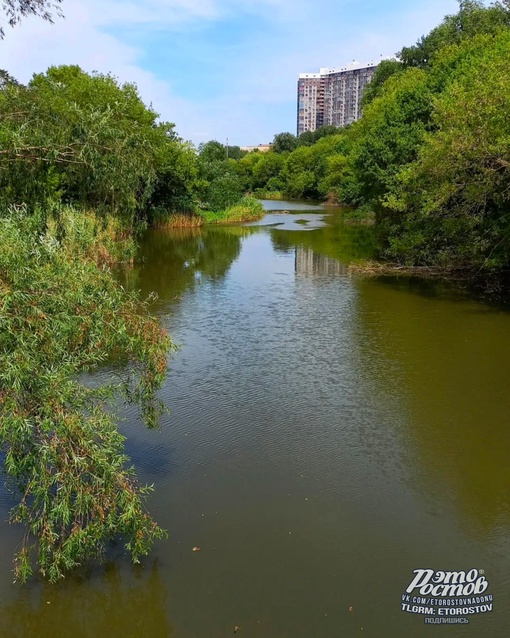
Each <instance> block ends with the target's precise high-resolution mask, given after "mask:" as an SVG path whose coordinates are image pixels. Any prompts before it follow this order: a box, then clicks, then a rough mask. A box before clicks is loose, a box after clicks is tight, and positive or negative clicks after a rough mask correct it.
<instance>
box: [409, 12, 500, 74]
mask: <svg viewBox="0 0 510 638" xmlns="http://www.w3.org/2000/svg"><path fill="white" fill-rule="evenodd" d="M508 27H510V12H509V11H508V8H505V7H504V6H503V5H502V4H501V3H500V2H495V3H493V4H491V5H490V6H489V7H485V5H484V3H483V2H482V1H481V0H459V11H458V13H456V14H454V15H448V16H446V17H445V19H444V20H443V22H442V23H441V24H440V25H439V26H437V27H436V28H435V29H432V31H431V32H430V33H429V34H428V35H427V36H423V37H422V38H420V40H418V42H417V43H416V44H415V45H414V46H411V47H404V48H403V49H402V50H401V51H400V52H399V53H398V57H399V59H400V60H401V61H402V63H403V64H404V66H406V67H410V66H411V67H419V68H425V67H428V66H429V65H430V62H431V60H432V58H433V57H434V55H435V54H436V53H437V52H438V51H439V50H440V49H441V48H443V47H445V46H448V45H452V44H458V43H459V42H461V41H462V40H465V39H466V38H471V37H473V36H475V35H478V34H492V35H494V34H496V33H497V32H498V31H501V30H502V29H507V28H508Z"/></svg>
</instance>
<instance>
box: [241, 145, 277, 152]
mask: <svg viewBox="0 0 510 638" xmlns="http://www.w3.org/2000/svg"><path fill="white" fill-rule="evenodd" d="M271 146H272V144H259V145H258V146H240V149H241V150H242V151H248V153H251V151H260V152H261V153H267V151H269V149H270V148H271Z"/></svg>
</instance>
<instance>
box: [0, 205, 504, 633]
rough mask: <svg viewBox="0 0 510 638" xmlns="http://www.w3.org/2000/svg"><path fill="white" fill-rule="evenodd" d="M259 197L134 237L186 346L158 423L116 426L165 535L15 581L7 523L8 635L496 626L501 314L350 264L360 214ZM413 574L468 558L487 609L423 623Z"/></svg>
mask: <svg viewBox="0 0 510 638" xmlns="http://www.w3.org/2000/svg"><path fill="white" fill-rule="evenodd" d="M266 206H267V207H268V209H270V208H274V209H276V210H275V212H272V213H269V214H268V215H267V216H266V217H265V218H264V220H263V221H262V222H259V223H256V224H249V225H236V226H229V227H210V228H205V229H185V230H174V231H157V232H156V231H153V232H148V233H147V235H146V236H145V238H144V240H143V242H142V246H141V258H142V260H141V262H140V264H139V265H138V266H137V267H136V268H135V269H134V270H133V271H131V272H130V273H128V274H127V275H126V280H125V282H126V285H129V286H130V287H134V288H138V289H140V290H141V291H142V294H143V295H147V294H148V293H149V292H150V291H155V292H156V293H157V294H158V300H157V301H156V302H155V303H154V306H153V308H154V312H155V313H157V315H158V316H159V317H160V318H161V321H162V322H163V323H164V325H165V326H166V327H167V328H168V330H169V331H170V333H171V334H172V336H173V338H174V340H175V341H176V342H177V343H178V344H179V346H180V349H179V351H178V352H177V353H176V354H175V355H174V356H173V357H172V358H171V360H170V361H169V368H170V371H169V376H168V381H167V382H166V384H165V387H164V389H163V391H162V394H161V396H162V399H163V400H164V402H165V403H166V404H167V405H168V407H169V409H170V413H169V414H168V415H165V417H164V418H163V422H162V427H161V430H160V431H146V430H144V429H143V427H142V426H141V424H140V421H139V418H138V415H137V413H136V412H134V411H133V412H131V411H127V412H126V413H125V417H126V421H125V423H124V424H123V425H122V428H123V431H124V432H125V434H126V436H127V437H128V441H127V449H128V452H129V454H130V456H131V458H132V460H133V462H134V464H135V465H136V467H137V468H138V470H139V475H140V478H141V479H142V480H143V481H145V482H149V483H154V484H155V493H154V495H153V496H152V498H151V500H150V504H149V507H150V511H151V512H152V513H153V515H154V517H155V518H156V520H158V522H159V523H160V524H161V525H162V526H163V527H165V528H166V529H168V531H169V535H170V536H169V539H168V540H165V541H161V542H159V543H158V544H157V546H156V547H155V549H154V551H153V552H152V553H151V555H150V556H149V557H148V558H147V559H146V560H144V561H143V564H142V566H141V567H139V568H134V567H132V566H131V565H130V563H129V560H128V559H127V558H126V557H125V556H124V555H123V553H122V551H121V548H120V546H119V547H118V548H113V550H112V556H111V560H110V561H109V562H108V563H107V564H106V565H105V566H102V567H93V568H90V569H89V570H87V571H85V572H82V573H79V574H75V575H73V576H71V577H70V578H69V579H67V580H66V581H65V582H64V583H62V584H59V585H57V586H49V585H47V584H44V583H42V582H40V581H38V580H37V579H35V580H34V581H32V582H31V583H30V584H29V585H28V586H26V587H20V586H19V585H13V584H12V582H11V581H12V578H11V572H10V569H11V563H10V561H11V557H12V552H13V550H14V547H15V545H16V543H17V542H18V541H19V534H20V532H19V530H16V529H13V528H10V527H8V526H7V525H6V524H3V525H2V526H1V527H0V540H1V543H2V544H1V547H2V551H1V553H0V636H1V637H2V638H4V637H6V638H10V637H20V638H28V637H30V638H32V637H34V638H36V637H37V638H50V637H51V638H55V637H60V636H61V637H63V638H67V637H73V638H78V637H81V636H83V637H89V636H90V637H97V638H103V637H105V638H110V637H112V638H117V637H118V638H128V637H133V638H137V637H147V638H153V637H154V638H163V637H172V638H220V637H223V636H230V635H233V634H234V631H235V632H236V633H237V634H238V635H239V636H246V638H248V637H249V636H259V637H263V638H315V637H317V638H319V637H320V638H322V637H325V636H336V637H339V638H351V637H355V636H362V637H363V636H364V637H369V636H372V637H375V638H409V637H410V636H413V637H414V636H418V637H419V636H425V635H427V636H428V635H432V634H434V635H436V634H437V635H438V632H441V635H446V633H448V635H459V636H460V635H462V636H465V637H467V638H479V637H485V636H486V637H489V638H493V637H494V638H499V637H504V636H507V635H508V627H509V626H510V597H509V594H508V592H509V587H510V463H509V462H508V460H509V452H510V427H509V403H510V392H509V385H508V379H509V367H510V314H509V313H508V312H507V311H506V310H505V309H504V308H500V307H496V306H491V305H486V304H483V303H481V302H479V301H477V300H475V299H473V298H472V297H470V296H469V295H468V294H466V293H464V292H462V291H459V290H456V289H454V288H452V287H449V286H445V285H438V284H432V283H423V282H422V283H419V282H415V281H412V280H407V279H361V278H356V277H352V276H350V275H349V273H348V271H347V265H348V264H349V262H351V261H353V260H357V259H360V258H362V257H365V256H369V255H370V254H371V253H372V251H373V250H374V238H373V234H372V231H371V229H370V228H367V227H363V226H349V225H346V224H344V223H343V222H342V217H341V215H340V214H339V213H338V212H336V211H328V210H323V211H319V212H317V211H315V212H314V211H310V210H309V209H307V208H303V207H300V206H299V205H297V204H295V203H291V202H283V203H282V202H273V203H270V202H267V203H266ZM283 211H290V214H289V213H285V212H283ZM99 376H100V377H101V376H104V377H105V378H106V377H108V371H103V372H102V373H101V374H100V375H99ZM4 501H5V499H4ZM5 506H6V503H5V502H4V503H3V508H4V509H3V513H4V514H5ZM5 517H6V514H5V515H4V516H3V518H5ZM193 547H200V548H201V551H200V552H193V551H192V548H193ZM419 568H430V569H433V570H463V571H468V570H471V569H473V568H474V569H476V570H483V572H484V577H485V578H486V579H487V581H488V583H489V587H488V589H487V591H486V593H490V594H491V595H493V597H494V600H493V611H492V612H487V613H480V614H476V615H468V616H465V617H467V618H468V619H469V624H463V625H461V626H458V625H449V626H448V628H444V629H439V628H437V627H430V626H428V625H425V624H424V616H423V615H420V614H414V613H409V612H406V611H403V610H402V605H401V603H402V594H403V593H404V591H405V589H406V587H407V586H408V585H409V583H410V581H411V580H412V578H413V570H416V569H419ZM414 595H416V592H414Z"/></svg>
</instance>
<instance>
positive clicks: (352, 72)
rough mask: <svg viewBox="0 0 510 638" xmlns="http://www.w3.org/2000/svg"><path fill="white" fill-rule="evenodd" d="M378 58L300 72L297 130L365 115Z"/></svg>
mask: <svg viewBox="0 0 510 638" xmlns="http://www.w3.org/2000/svg"><path fill="white" fill-rule="evenodd" d="M377 65H378V62H369V63H367V64H361V63H359V62H353V63H352V64H349V65H347V66H344V67H335V68H333V69H329V68H321V69H320V70H319V73H300V74H299V79H298V94H297V134H298V136H299V135H301V133H304V132H305V131H315V130H316V129H318V128H319V127H320V126H328V125H330V126H347V124H352V122H355V121H356V120H359V118H360V117H361V98H362V96H363V90H364V88H365V86H366V85H367V83H368V82H370V80H371V79H372V76H373V75H374V73H375V70H376V68H377Z"/></svg>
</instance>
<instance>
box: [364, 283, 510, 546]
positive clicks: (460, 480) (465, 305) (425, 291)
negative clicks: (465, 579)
mask: <svg viewBox="0 0 510 638" xmlns="http://www.w3.org/2000/svg"><path fill="white" fill-rule="evenodd" d="M358 285H359V290H360V294H359V295H358V297H357V317H358V321H357V326H356V331H355V334H356V335H357V348H358V355H359V356H358V357H356V361H357V362H358V365H359V367H360V370H361V373H362V376H363V378H365V379H367V380H368V381H369V382H370V383H372V384H373V387H374V390H375V392H377V394H378V395H379V397H380V399H381V401H384V400H386V399H387V397H388V396H393V397H396V398H397V399H398V400H399V401H400V402H401V403H402V404H403V405H404V406H405V410H406V413H407V419H408V423H407V427H405V429H402V430H401V432H400V435H401V436H402V437H403V439H404V440H405V442H406V445H407V446H408V447H410V448H411V449H413V450H414V451H415V452H414V454H413V455H412V458H414V459H416V461H417V462H416V464H415V467H414V471H413V475H414V477H415V486H416V488H417V489H422V488H425V486H426V490H427V492H429V494H430V491H431V486H434V488H433V494H434V496H433V501H434V503H435V505H434V507H435V508H436V509H437V510H438V511H439V510H440V509H441V507H443V505H441V503H442V504H444V503H446V502H448V503H449V505H450V506H452V507H454V508H455V509H456V510H457V511H458V513H459V514H460V515H461V516H462V517H463V518H464V519H467V520H469V521H470V528H471V529H472V530H473V531H474V530H477V534H480V535H482V536H483V535H490V534H491V532H493V531H494V530H495V529H497V528H498V527H499V526H501V525H503V524H504V525H506V526H508V525H509V524H510V507H509V506H510V495H509V491H508V486H509V485H510V464H509V463H508V461H507V456H508V450H509V449H510V428H508V414H509V411H510V396H509V394H508V378H509V374H510V315H509V314H508V312H503V311H501V310H499V311H498V310H496V309H495V308H493V309H491V308H488V307H487V306H485V305H483V304H481V303H479V302H477V301H475V300H473V299H472V298H471V297H469V296H468V295H467V294H466V293H465V292H463V291H459V290H458V289H456V288H455V287H453V288H452V287H451V286H449V285H448V284H432V283H430V282H426V283H423V282H422V284H419V282H399V283H398V284H397V283H396V282H394V281H393V282H388V281H384V282H381V281H378V280H365V281H360V282H359V283H358ZM411 291H412V292H414V293H418V294H413V295H409V294H408V293H409V292H411Z"/></svg>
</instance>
